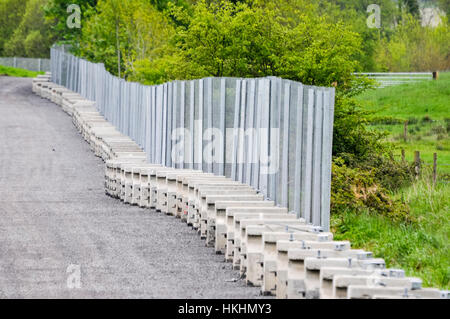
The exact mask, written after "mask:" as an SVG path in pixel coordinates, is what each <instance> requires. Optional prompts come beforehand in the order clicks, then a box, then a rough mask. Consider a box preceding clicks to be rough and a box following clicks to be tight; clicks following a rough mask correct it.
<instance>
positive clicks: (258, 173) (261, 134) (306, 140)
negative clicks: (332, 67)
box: [51, 47, 335, 230]
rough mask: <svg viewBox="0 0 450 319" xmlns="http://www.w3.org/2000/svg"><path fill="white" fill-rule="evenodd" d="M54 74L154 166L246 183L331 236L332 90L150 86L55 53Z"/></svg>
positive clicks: (196, 83)
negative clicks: (92, 105)
mask: <svg viewBox="0 0 450 319" xmlns="http://www.w3.org/2000/svg"><path fill="white" fill-rule="evenodd" d="M51 72H52V81H53V82H56V83H58V84H60V85H63V86H65V87H67V88H69V89H70V90H73V91H75V92H78V93H80V94H81V95H82V96H83V97H85V98H87V99H89V100H92V101H95V102H96V107H97V109H98V110H99V111H100V113H101V114H102V115H103V116H104V117H105V118H106V119H107V120H108V121H110V122H111V123H112V124H114V125H115V126H116V127H117V128H118V130H119V131H121V132H122V133H124V134H126V135H128V136H130V137H131V138H133V140H135V141H136V142H137V143H138V144H139V145H140V146H141V147H142V148H143V149H144V150H145V152H146V153H147V156H148V162H150V163H157V164H163V165H166V166H170V167H175V168H195V169H202V170H203V171H206V172H212V173H215V174H217V175H225V176H227V177H230V178H232V179H234V180H238V181H241V182H243V183H247V184H249V185H251V186H253V187H255V188H256V189H258V190H259V191H260V192H261V193H262V194H264V195H265V196H266V198H269V199H271V200H274V201H275V202H276V203H277V204H278V205H279V206H284V207H288V208H289V210H290V211H295V212H296V213H297V215H298V216H299V217H303V218H305V219H306V220H307V221H308V222H310V223H312V224H314V225H317V226H322V227H323V229H324V230H328V229H329V220H330V188H331V151H332V132H333V114H334V96H335V91H334V88H324V87H313V86H307V85H303V84H301V83H298V82H294V81H289V80H283V79H280V78H275V77H268V78H257V79H244V78H205V79H199V80H191V81H173V82H170V83H165V84H161V85H154V86H146V85H142V84H139V83H133V82H127V81H125V80H124V79H121V78H118V77H116V76H113V75H111V74H110V73H109V72H107V71H106V70H105V67H104V65H103V64H95V63H91V62H89V61H86V60H83V59H80V58H78V57H75V56H73V55H71V54H68V53H66V52H64V51H63V50H61V49H59V48H57V47H54V48H52V50H51ZM211 159H212V160H211Z"/></svg>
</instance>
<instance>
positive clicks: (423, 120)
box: [422, 114, 433, 123]
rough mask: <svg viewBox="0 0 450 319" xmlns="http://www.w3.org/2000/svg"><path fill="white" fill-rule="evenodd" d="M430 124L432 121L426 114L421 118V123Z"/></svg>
mask: <svg viewBox="0 0 450 319" xmlns="http://www.w3.org/2000/svg"><path fill="white" fill-rule="evenodd" d="M431 122H433V120H432V119H431V117H430V116H429V115H428V114H427V115H425V116H424V117H423V118H422V123H431Z"/></svg>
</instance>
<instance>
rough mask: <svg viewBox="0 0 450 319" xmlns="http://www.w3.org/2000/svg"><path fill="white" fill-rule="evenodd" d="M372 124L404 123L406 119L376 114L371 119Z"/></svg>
mask: <svg viewBox="0 0 450 319" xmlns="http://www.w3.org/2000/svg"><path fill="white" fill-rule="evenodd" d="M369 122H370V124H372V125H396V124H403V123H404V120H402V119H399V118H395V117H393V116H374V117H372V118H371V119H370V121H369Z"/></svg>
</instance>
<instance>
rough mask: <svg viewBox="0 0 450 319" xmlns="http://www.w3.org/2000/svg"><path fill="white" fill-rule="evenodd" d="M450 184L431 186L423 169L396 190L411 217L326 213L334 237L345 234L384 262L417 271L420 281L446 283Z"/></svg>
mask: <svg viewBox="0 0 450 319" xmlns="http://www.w3.org/2000/svg"><path fill="white" fill-rule="evenodd" d="M449 193H450V184H449V183H448V182H439V183H437V184H436V186H433V185H432V183H431V181H430V174H429V172H428V173H427V174H426V176H423V177H422V178H421V179H420V180H419V181H417V182H416V183H414V184H413V185H411V186H409V187H407V188H405V189H403V190H401V191H399V192H397V193H396V194H394V196H398V197H402V198H403V199H404V200H405V201H406V202H407V203H408V204H409V206H410V209H411V214H412V215H413V216H414V217H416V219H417V222H415V223H414V224H406V223H400V222H393V221H392V220H390V219H389V218H387V217H384V216H381V215H378V214H371V213H368V212H359V213H357V212H348V211H347V212H342V213H339V214H335V215H333V216H332V218H331V228H332V231H333V232H334V233H335V239H336V240H350V241H351V243H352V247H353V248H363V249H366V250H368V251H372V252H373V253H374V255H375V256H376V257H380V258H384V259H385V261H386V264H387V267H391V268H397V267H398V268H402V269H404V270H405V272H406V274H407V275H408V276H415V277H419V278H421V279H422V280H423V286H424V287H439V288H441V289H450V244H449V234H450V220H449V219H450V214H449V212H450V196H449Z"/></svg>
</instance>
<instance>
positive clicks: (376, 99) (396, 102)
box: [358, 72, 450, 174]
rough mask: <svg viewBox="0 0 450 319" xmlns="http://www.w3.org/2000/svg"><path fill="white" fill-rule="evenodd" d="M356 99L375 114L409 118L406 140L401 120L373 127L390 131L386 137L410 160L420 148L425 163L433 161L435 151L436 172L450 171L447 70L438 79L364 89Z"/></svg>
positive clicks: (399, 152)
mask: <svg viewBox="0 0 450 319" xmlns="http://www.w3.org/2000/svg"><path fill="white" fill-rule="evenodd" d="M358 99H359V100H360V101H361V102H362V105H363V106H364V108H365V109H367V110H369V111H374V112H376V113H375V114H374V117H377V118H378V117H388V118H393V119H397V120H400V121H401V122H404V121H406V120H408V122H409V124H408V133H407V140H406V141H404V139H403V130H404V125H403V124H391V125H388V124H377V125H373V128H374V129H376V130H383V131H387V132H389V137H388V140H389V141H391V142H392V143H393V145H394V146H395V147H396V149H395V151H394V154H395V156H397V158H400V156H401V149H404V150H405V153H406V159H407V160H408V161H412V160H413V158H414V152H415V151H420V153H421V158H422V160H423V161H424V162H426V163H432V161H433V153H437V157H438V172H439V173H444V174H450V137H449V136H450V135H449V133H450V132H449V131H448V130H449V126H450V72H443V73H441V74H440V77H439V79H438V80H437V81H425V82H420V83H415V84H404V85H399V86H393V87H387V88H383V89H376V90H370V91H367V92H365V93H363V94H361V95H360V96H358Z"/></svg>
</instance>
